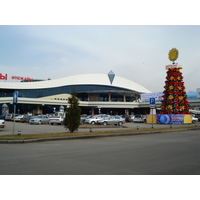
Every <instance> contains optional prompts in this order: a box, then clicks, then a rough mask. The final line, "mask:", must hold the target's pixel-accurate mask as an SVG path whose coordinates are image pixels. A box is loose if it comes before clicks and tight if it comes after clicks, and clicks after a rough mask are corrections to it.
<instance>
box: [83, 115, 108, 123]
mask: <svg viewBox="0 0 200 200" xmlns="http://www.w3.org/2000/svg"><path fill="white" fill-rule="evenodd" d="M106 116H107V115H93V116H91V118H86V119H85V124H96V122H97V120H100V119H103V118H104V117H106Z"/></svg>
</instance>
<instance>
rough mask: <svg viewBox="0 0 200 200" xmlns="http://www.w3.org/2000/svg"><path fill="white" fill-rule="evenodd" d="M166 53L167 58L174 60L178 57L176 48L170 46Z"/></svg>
mask: <svg viewBox="0 0 200 200" xmlns="http://www.w3.org/2000/svg"><path fill="white" fill-rule="evenodd" d="M168 55H169V60H171V61H173V62H174V61H175V60H176V59H177V58H178V50H177V49H176V48H172V49H171V50H170V51H169V54H168Z"/></svg>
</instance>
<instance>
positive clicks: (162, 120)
mask: <svg viewBox="0 0 200 200" xmlns="http://www.w3.org/2000/svg"><path fill="white" fill-rule="evenodd" d="M156 118H157V120H156V121H157V123H158V124H185V123H191V122H192V116H191V115H190V114H171V115H168V114H159V115H156Z"/></svg>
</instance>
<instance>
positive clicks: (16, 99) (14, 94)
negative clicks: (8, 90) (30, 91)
mask: <svg viewBox="0 0 200 200" xmlns="http://www.w3.org/2000/svg"><path fill="white" fill-rule="evenodd" d="M17 102H18V91H16V92H13V103H17Z"/></svg>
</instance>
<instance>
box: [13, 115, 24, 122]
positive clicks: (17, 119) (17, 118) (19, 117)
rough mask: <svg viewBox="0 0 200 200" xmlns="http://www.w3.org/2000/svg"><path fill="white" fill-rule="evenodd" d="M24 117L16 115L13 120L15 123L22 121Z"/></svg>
mask: <svg viewBox="0 0 200 200" xmlns="http://www.w3.org/2000/svg"><path fill="white" fill-rule="evenodd" d="M23 117H24V115H17V116H16V117H15V118H14V119H13V120H15V121H16V122H19V121H21V119H23Z"/></svg>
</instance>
